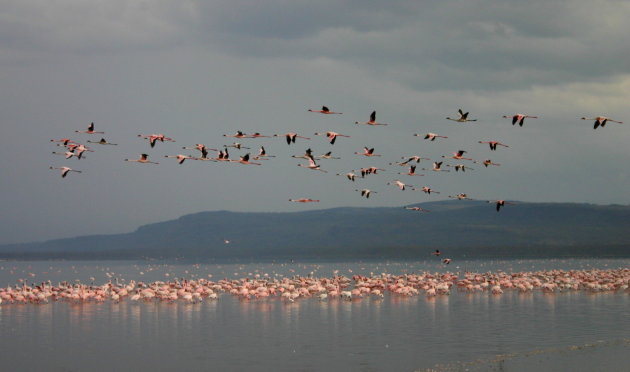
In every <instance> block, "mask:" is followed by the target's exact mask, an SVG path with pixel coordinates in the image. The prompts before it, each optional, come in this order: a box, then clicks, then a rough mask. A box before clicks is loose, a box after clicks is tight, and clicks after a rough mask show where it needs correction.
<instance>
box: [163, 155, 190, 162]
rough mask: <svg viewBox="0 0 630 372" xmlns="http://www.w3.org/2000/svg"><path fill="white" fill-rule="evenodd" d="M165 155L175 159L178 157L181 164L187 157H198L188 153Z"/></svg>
mask: <svg viewBox="0 0 630 372" xmlns="http://www.w3.org/2000/svg"><path fill="white" fill-rule="evenodd" d="M164 157H165V158H174V159H177V162H178V163H179V164H182V163H183V162H184V160H186V159H196V158H195V157H193V156H187V155H181V154H179V155H164Z"/></svg>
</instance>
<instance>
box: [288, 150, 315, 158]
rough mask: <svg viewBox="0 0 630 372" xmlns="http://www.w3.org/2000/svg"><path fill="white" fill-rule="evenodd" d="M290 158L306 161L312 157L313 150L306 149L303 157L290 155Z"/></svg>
mask: <svg viewBox="0 0 630 372" xmlns="http://www.w3.org/2000/svg"><path fill="white" fill-rule="evenodd" d="M291 157H292V158H299V159H308V158H311V157H313V150H311V149H310V148H308V149H306V151H305V152H304V155H291Z"/></svg>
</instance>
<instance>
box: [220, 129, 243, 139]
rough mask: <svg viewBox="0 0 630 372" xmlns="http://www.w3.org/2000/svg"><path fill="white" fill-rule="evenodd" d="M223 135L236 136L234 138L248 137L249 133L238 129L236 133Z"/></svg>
mask: <svg viewBox="0 0 630 372" xmlns="http://www.w3.org/2000/svg"><path fill="white" fill-rule="evenodd" d="M223 137H234V138H247V134H245V133H243V132H242V131H240V130H237V131H236V133H234V134H224V135H223Z"/></svg>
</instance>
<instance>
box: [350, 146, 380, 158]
mask: <svg viewBox="0 0 630 372" xmlns="http://www.w3.org/2000/svg"><path fill="white" fill-rule="evenodd" d="M355 154H356V155H363V156H380V155H378V154H375V153H374V147H372V148H371V149H369V148H367V147H364V148H363V152H355Z"/></svg>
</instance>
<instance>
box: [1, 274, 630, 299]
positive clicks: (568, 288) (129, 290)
mask: <svg viewBox="0 0 630 372" xmlns="http://www.w3.org/2000/svg"><path fill="white" fill-rule="evenodd" d="M21 281H22V283H21V285H15V286H7V287H5V288H0V304H3V303H4V304H27V303H30V304H48V303H50V302H57V301H61V302H68V303H76V304H80V303H101V302H105V301H111V302H114V303H119V302H122V301H125V300H127V301H130V302H132V303H138V302H169V303H173V302H177V301H181V302H184V303H200V302H202V301H204V299H205V300H218V299H219V298H220V296H221V295H223V294H229V295H231V296H233V297H236V298H238V299H240V300H245V301H248V300H266V299H280V300H283V301H284V302H286V303H292V302H294V301H296V300H298V299H306V298H317V299H319V300H320V301H335V300H347V301H353V300H354V301H359V300H362V299H367V298H372V299H375V300H378V299H381V298H383V297H384V296H385V294H388V296H400V297H410V296H418V295H420V294H424V295H425V296H426V297H427V298H434V297H436V296H443V295H449V294H451V291H452V290H455V291H457V292H463V293H468V294H474V293H488V294H492V295H501V294H503V293H504V292H505V291H513V292H517V293H521V294H531V293H533V292H534V291H540V292H543V293H545V294H553V293H560V292H575V291H584V292H587V293H619V292H624V293H630V290H629V289H628V288H629V287H628V286H629V284H630V269H628V268H620V269H607V270H599V269H589V270H567V271H565V270H544V271H527V272H516V273H506V272H502V271H498V272H494V273H493V272H485V273H476V272H465V273H464V274H463V275H461V277H460V276H458V275H457V274H455V273H451V272H444V273H437V272H435V273H430V272H421V273H417V274H414V273H411V274H403V275H393V274H389V273H382V274H380V275H374V274H370V276H365V275H353V276H352V277H347V276H343V275H338V274H336V275H334V276H332V277H313V276H310V275H309V276H293V277H281V278H272V277H271V276H269V275H268V274H263V275H260V274H256V275H254V276H253V277H251V278H250V277H245V278H241V279H227V278H225V279H221V280H218V281H212V280H209V279H203V278H201V279H193V280H188V279H175V280H171V281H154V282H150V283H145V282H142V281H135V280H131V281H129V282H128V283H126V282H119V281H118V279H117V278H116V280H114V281H112V280H110V281H108V282H107V283H105V284H103V285H94V284H83V283H80V282H78V281H77V282H67V281H65V282H60V283H57V284H53V283H52V282H51V281H46V282H41V283H39V284H29V283H28V282H27V280H21Z"/></svg>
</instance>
